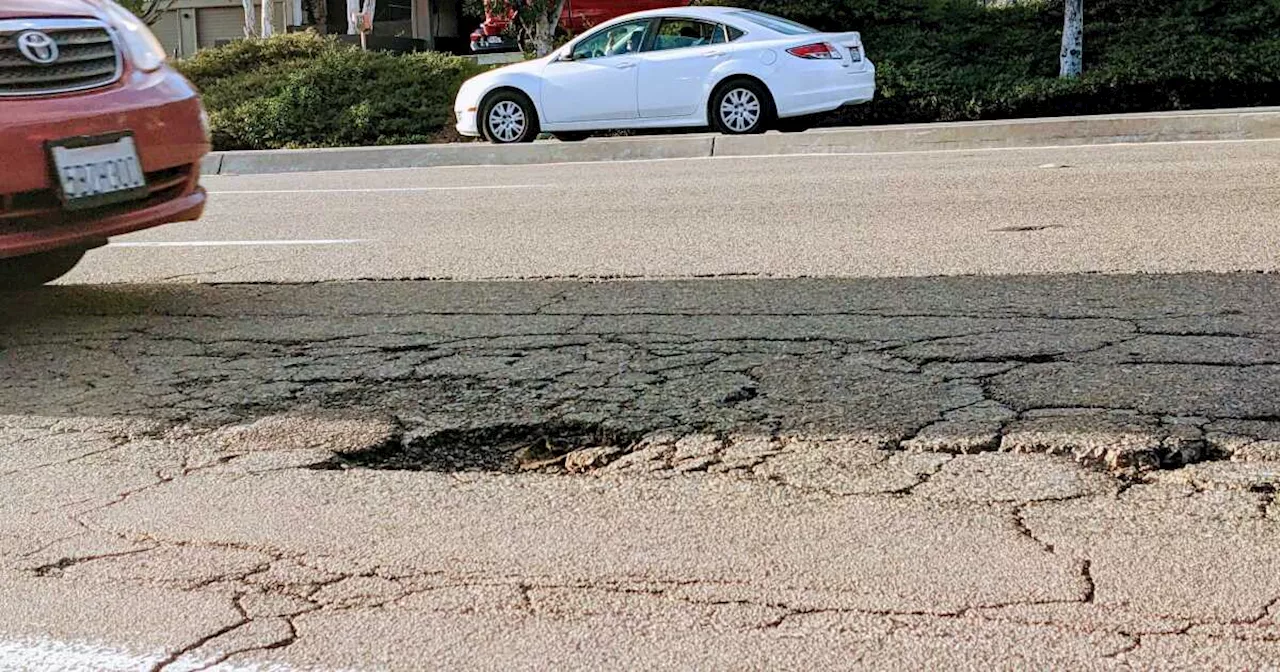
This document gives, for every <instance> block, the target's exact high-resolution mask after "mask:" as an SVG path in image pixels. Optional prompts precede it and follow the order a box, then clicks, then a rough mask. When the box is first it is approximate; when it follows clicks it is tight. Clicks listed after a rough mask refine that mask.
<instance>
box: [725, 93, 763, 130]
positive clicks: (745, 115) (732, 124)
mask: <svg viewBox="0 0 1280 672" xmlns="http://www.w3.org/2000/svg"><path fill="white" fill-rule="evenodd" d="M720 120H721V121H723V122H724V125H725V126H727V127H728V128H729V129H730V130H732V131H733V132H735V133H745V132H747V131H749V130H751V129H752V128H754V127H755V125H756V124H758V123H760V98H759V96H757V95H756V94H755V93H754V92H753V91H750V90H748V89H733V90H732V91H730V92H729V93H727V94H725V97H724V98H723V99H722V100H721V102H720Z"/></svg>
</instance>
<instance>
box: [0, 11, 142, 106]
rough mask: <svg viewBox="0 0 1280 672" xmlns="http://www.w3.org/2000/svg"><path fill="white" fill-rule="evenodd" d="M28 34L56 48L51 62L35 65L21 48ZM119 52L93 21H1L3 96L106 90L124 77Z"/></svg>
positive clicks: (101, 25) (108, 32) (108, 31)
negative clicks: (21, 40) (37, 35)
mask: <svg viewBox="0 0 1280 672" xmlns="http://www.w3.org/2000/svg"><path fill="white" fill-rule="evenodd" d="M29 32H38V33H43V34H44V35H47V36H48V37H49V38H50V39H51V40H52V41H53V42H54V44H56V45H57V58H56V59H55V60H54V61H53V62H52V63H48V64H41V63H37V62H35V61H32V60H31V59H30V58H29V57H28V56H27V55H25V54H23V52H22V49H20V48H19V38H21V37H22V36H23V35H25V34H26V33H29ZM122 63H123V62H122V60H121V57H120V49H119V47H118V46H117V45H116V41H115V37H114V35H113V34H112V32H111V29H110V28H108V27H107V25H106V24H104V23H102V22H100V21H94V20H92V19H29V20H28V19H17V20H10V21H0V97H16V96H44V95H49V94H54V93H68V92H71V91H84V90H86V89H96V88H98V87H101V86H107V85H109V84H113V83H115V82H116V81H117V80H119V79H120V74H121V70H122Z"/></svg>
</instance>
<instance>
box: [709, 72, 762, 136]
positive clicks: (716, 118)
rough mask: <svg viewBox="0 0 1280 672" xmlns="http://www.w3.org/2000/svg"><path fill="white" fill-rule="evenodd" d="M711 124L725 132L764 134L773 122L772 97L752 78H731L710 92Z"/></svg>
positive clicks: (728, 133) (730, 133)
mask: <svg viewBox="0 0 1280 672" xmlns="http://www.w3.org/2000/svg"><path fill="white" fill-rule="evenodd" d="M707 112H708V115H707V116H709V117H710V121H711V127H712V128H714V129H715V130H717V131H719V132H720V133H724V134H726V135H750V134H753V133H764V132H765V131H766V130H768V129H769V126H770V125H772V123H773V116H774V111H773V97H772V96H770V95H769V90H768V89H766V88H765V87H764V86H763V85H762V84H760V83H759V82H756V81H755V80H751V79H731V80H729V81H727V82H725V83H723V84H721V85H720V86H718V87H716V90H715V91H714V92H712V94H711V101H710V106H709V107H708V110H707Z"/></svg>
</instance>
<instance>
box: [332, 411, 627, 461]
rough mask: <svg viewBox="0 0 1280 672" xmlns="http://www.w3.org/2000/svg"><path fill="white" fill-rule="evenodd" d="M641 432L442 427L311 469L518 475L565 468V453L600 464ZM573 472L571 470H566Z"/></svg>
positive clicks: (547, 426)
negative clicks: (435, 430)
mask: <svg viewBox="0 0 1280 672" xmlns="http://www.w3.org/2000/svg"><path fill="white" fill-rule="evenodd" d="M641 435H642V433H640V432H625V431H616V430H609V429H606V428H604V427H603V426H602V425H600V424H594V423H578V422H545V423H533V424H498V425H488V426H484V427H476V428H468V429H446V430H441V431H438V432H433V433H431V434H427V435H425V436H417V437H403V436H401V437H394V438H391V439H388V440H387V441H385V442H383V443H380V444H378V445H375V446H373V447H370V448H368V449H365V450H361V451H357V452H352V453H345V454H341V455H334V456H333V457H331V458H329V459H327V460H325V461H323V462H318V463H316V464H313V465H310V467H309V468H310V469H318V470H342V469H385V470H397V471H437V472H465V471H484V472H500V473H517V472H527V471H536V470H554V471H563V470H565V468H566V467H565V464H564V462H565V457H566V456H568V455H570V454H574V455H575V456H576V455H582V456H584V458H588V459H589V460H590V461H591V462H592V464H591V465H590V466H593V467H594V466H601V464H599V463H602V462H607V461H608V460H609V459H611V458H612V457H615V456H617V455H621V454H622V453H624V452H626V449H627V448H628V447H629V446H631V445H633V444H634V443H635V442H636V441H638V440H639V438H640V436H641ZM570 470H572V469H570Z"/></svg>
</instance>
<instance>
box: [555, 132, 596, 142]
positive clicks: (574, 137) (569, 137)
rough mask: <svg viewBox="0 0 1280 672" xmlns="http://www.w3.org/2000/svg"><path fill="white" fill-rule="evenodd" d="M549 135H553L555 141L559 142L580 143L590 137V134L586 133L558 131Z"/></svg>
mask: <svg viewBox="0 0 1280 672" xmlns="http://www.w3.org/2000/svg"><path fill="white" fill-rule="evenodd" d="M551 135H554V136H555V138H556V140H559V141H560V142H582V141H583V140H586V139H587V138H589V137H591V133H589V132H587V131H560V132H558V133H552V134H551Z"/></svg>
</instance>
